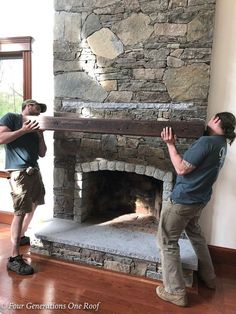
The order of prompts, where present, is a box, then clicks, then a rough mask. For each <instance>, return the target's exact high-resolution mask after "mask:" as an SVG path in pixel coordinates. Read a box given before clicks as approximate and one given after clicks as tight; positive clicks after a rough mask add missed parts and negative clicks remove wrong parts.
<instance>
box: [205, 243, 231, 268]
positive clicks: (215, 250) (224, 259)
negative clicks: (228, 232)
mask: <svg viewBox="0 0 236 314" xmlns="http://www.w3.org/2000/svg"><path fill="white" fill-rule="evenodd" d="M208 247H209V251H210V254H211V258H212V261H213V263H214V264H224V265H235V261H236V249H229V248H224V247H219V246H214V245H208Z"/></svg>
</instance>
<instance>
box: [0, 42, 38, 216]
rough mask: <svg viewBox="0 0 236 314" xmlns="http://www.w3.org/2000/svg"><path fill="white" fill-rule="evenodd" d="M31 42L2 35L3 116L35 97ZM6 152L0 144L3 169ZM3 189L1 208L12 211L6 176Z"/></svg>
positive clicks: (1, 183) (0, 186)
mask: <svg viewBox="0 0 236 314" xmlns="http://www.w3.org/2000/svg"><path fill="white" fill-rule="evenodd" d="M31 43H32V37H12V38H0V117H1V116H3V115H4V114H5V113H7V112H21V104H22V101H23V100H24V99H27V98H31V94H32V83H31ZM4 156H5V153H4V147H3V145H0V169H4V163H5V161H4ZM0 191H1V192H0V193H1V196H0V210H4V211H11V210H12V202H11V199H10V192H9V185H8V182H7V180H6V179H1V178H0ZM8 192H9V193H8Z"/></svg>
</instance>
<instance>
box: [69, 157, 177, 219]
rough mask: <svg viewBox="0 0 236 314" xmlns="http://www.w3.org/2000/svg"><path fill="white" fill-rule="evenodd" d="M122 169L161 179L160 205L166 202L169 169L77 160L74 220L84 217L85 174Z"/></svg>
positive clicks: (170, 181) (118, 162) (169, 187)
mask: <svg viewBox="0 0 236 314" xmlns="http://www.w3.org/2000/svg"><path fill="white" fill-rule="evenodd" d="M103 170H108V171H121V172H122V171H124V172H131V173H136V174H140V175H146V176H149V177H153V178H155V179H157V180H160V181H163V192H162V205H163V206H164V205H165V203H166V202H168V200H169V197H170V194H171V191H172V188H173V173H172V172H171V171H164V170H161V169H159V168H157V167H153V166H145V165H142V164H133V163H128V162H124V161H119V160H113V161H110V160H107V159H104V158H97V159H96V160H94V161H90V162H82V163H80V162H78V163H76V166H75V189H74V210H73V211H74V220H75V221H77V222H82V221H83V220H84V218H85V217H86V213H85V212H86V210H85V208H84V207H85V204H84V203H83V198H82V194H83V185H84V184H85V182H86V174H87V173H89V172H94V171H103Z"/></svg>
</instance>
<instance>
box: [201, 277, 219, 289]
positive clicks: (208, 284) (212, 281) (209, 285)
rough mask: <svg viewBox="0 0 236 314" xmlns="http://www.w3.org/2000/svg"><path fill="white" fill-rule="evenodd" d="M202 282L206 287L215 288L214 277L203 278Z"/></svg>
mask: <svg viewBox="0 0 236 314" xmlns="http://www.w3.org/2000/svg"><path fill="white" fill-rule="evenodd" d="M203 282H204V284H205V285H206V286H207V288H209V289H212V290H215V289H216V279H215V278H213V279H209V280H203Z"/></svg>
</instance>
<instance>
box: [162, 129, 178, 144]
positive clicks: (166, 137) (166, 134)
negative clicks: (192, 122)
mask: <svg viewBox="0 0 236 314" xmlns="http://www.w3.org/2000/svg"><path fill="white" fill-rule="evenodd" d="M161 138H162V139H163V141H164V142H165V143H166V144H173V145H175V142H176V135H174V133H173V131H172V128H171V127H165V128H164V129H163V130H162V132H161Z"/></svg>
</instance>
